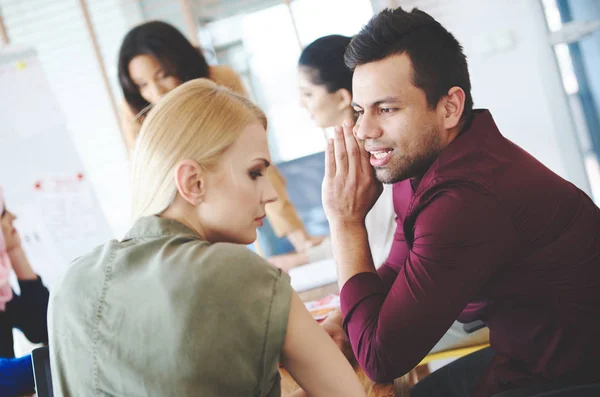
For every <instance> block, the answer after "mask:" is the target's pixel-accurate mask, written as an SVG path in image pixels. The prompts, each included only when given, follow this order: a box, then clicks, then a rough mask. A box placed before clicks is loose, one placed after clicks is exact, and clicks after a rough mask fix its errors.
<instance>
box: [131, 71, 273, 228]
mask: <svg viewBox="0 0 600 397" xmlns="http://www.w3.org/2000/svg"><path fill="white" fill-rule="evenodd" d="M257 122H258V123H261V124H262V125H263V126H264V127H265V129H266V128H267V119H266V117H265V114H264V113H263V112H262V110H260V109H259V108H258V107H257V106H256V105H254V104H253V103H252V102H250V101H249V100H248V99H246V98H244V97H243V96H241V95H239V94H236V93H234V92H233V91H230V90H229V89H227V88H224V87H220V86H217V85H216V84H215V83H214V82H212V81H211V80H208V79H196V80H191V81H188V82H186V83H184V84H182V85H180V86H179V87H177V88H175V89H174V90H173V91H171V92H169V93H168V94H167V95H166V96H165V97H164V98H163V99H161V100H160V102H159V103H158V104H157V105H156V106H154V108H153V109H152V110H150V112H149V113H148V116H147V117H146V120H144V123H143V125H142V129H141V131H140V136H139V137H138V141H137V144H136V147H135V152H134V157H133V216H134V219H138V218H140V217H143V216H148V215H158V214H161V213H162V212H164V211H165V210H166V209H167V208H168V207H169V206H170V205H171V203H172V202H173V200H174V199H175V196H176V194H177V187H176V185H175V180H174V175H173V170H174V168H175V166H176V165H177V164H178V163H179V162H180V161H182V160H186V159H191V160H194V161H196V162H198V164H199V165H200V166H201V167H203V168H205V169H210V168H211V167H213V166H215V165H216V164H217V162H218V160H219V159H220V157H221V155H222V154H223V153H224V152H225V151H226V150H227V149H228V148H229V147H230V146H231V145H233V143H234V142H235V141H236V140H237V138H238V137H239V135H240V133H241V131H242V130H243V129H244V128H245V127H246V126H248V125H249V124H252V123H257Z"/></svg>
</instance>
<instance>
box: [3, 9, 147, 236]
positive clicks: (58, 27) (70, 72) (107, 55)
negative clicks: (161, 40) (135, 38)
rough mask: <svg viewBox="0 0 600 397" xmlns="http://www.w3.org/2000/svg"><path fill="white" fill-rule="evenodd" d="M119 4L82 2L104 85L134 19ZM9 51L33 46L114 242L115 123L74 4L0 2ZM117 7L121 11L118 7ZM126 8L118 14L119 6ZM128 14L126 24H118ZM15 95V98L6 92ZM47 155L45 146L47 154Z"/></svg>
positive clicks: (123, 210)
mask: <svg viewBox="0 0 600 397" xmlns="http://www.w3.org/2000/svg"><path fill="white" fill-rule="evenodd" d="M121 3H122V2H121V1H119V0H89V1H88V4H89V9H90V14H91V16H92V20H93V22H94V25H95V27H96V33H97V34H98V36H99V37H100V46H101V51H102V54H103V56H104V59H105V61H106V65H107V69H108V72H109V74H110V80H111V86H112V89H113V92H114V94H115V96H116V97H117V98H120V97H121V93H120V92H119V88H118V82H117V78H116V72H117V70H116V62H117V53H118V49H119V46H120V42H121V40H122V38H123V36H124V34H125V33H126V32H127V30H128V29H129V26H130V23H131V22H130V20H129V19H131V18H134V17H135V12H136V9H135V7H129V6H127V5H123V6H122V5H121ZM0 6H1V7H2V13H3V17H4V22H5V24H6V27H7V31H8V35H9V37H10V40H11V46H13V45H14V46H19V47H33V48H35V49H36V50H37V51H38V53H39V58H40V61H41V63H42V66H43V68H44V70H45V72H46V76H47V78H48V80H49V82H50V85H51V88H52V90H53V91H54V95H55V96H56V97H57V99H58V102H59V104H60V107H61V110H62V111H63V113H64V114H65V117H66V120H67V127H68V128H69V130H70V132H71V134H72V137H73V141H74V143H75V146H76V148H77V149H78V151H79V154H80V156H81V158H82V161H83V164H84V167H85V170H84V171H85V172H86V174H87V176H88V177H89V179H90V180H91V182H92V184H93V186H94V188H95V192H96V195H97V196H98V199H99V202H100V205H101V206H102V210H103V212H104V213H105V215H106V217H107V219H108V221H109V224H110V226H111V229H112V230H113V232H114V234H115V236H121V235H122V234H123V233H124V232H125V231H126V230H127V228H128V227H129V225H130V217H129V213H130V210H129V209H130V201H131V200H130V189H129V185H130V183H129V165H128V160H127V156H126V153H125V149H124V145H123V141H122V138H121V135H120V131H119V127H118V121H117V119H116V117H115V115H114V112H113V110H112V107H111V102H110V98H109V96H108V94H107V90H106V88H105V86H104V82H103V80H102V77H101V74H100V69H99V65H98V63H97V60H96V58H95V55H94V53H93V50H92V46H91V42H90V36H89V34H88V31H87V29H86V27H85V23H84V18H83V14H82V12H81V9H80V7H79V3H78V2H76V1H72V0H53V1H52V2H48V1H40V0H35V1H27V2H25V1H23V2H21V1H11V0H0ZM122 7H123V8H122ZM125 7H126V8H125ZM126 14H127V15H128V18H129V19H126V18H125V15H126ZM13 95H17V96H18V93H13ZM48 149H49V150H52V148H48Z"/></svg>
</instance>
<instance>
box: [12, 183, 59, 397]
mask: <svg viewBox="0 0 600 397" xmlns="http://www.w3.org/2000/svg"><path fill="white" fill-rule="evenodd" d="M15 219H16V216H15V215H13V214H12V213H11V212H10V211H9V210H8V209H7V208H6V203H5V201H4V194H3V191H2V188H1V187H0V224H1V226H2V230H1V231H0V372H1V373H2V375H1V376H0V394H2V393H5V395H11V394H12V393H13V392H15V391H19V393H20V392H21V391H23V392H32V391H33V372H32V371H31V370H30V369H31V357H30V356H26V357H21V358H18V359H15V358H14V357H15V351H14V340H13V329H15V328H16V329H19V330H21V331H22V332H23V334H24V335H25V337H26V338H27V339H28V340H29V341H30V342H33V343H47V342H48V327H47V323H46V318H47V316H46V312H47V309H48V290H47V289H46V287H44V284H43V283H42V280H41V279H40V277H39V276H38V275H37V274H36V273H35V272H34V271H33V269H32V268H31V265H30V264H29V261H28V260H27V256H26V255H25V251H23V247H22V246H21V238H20V236H19V233H18V231H17V229H16V228H15V227H14V225H13V222H14V220H15ZM12 272H14V273H15V275H16V276H17V280H18V282H19V287H20V289H21V292H20V295H17V294H15V293H14V291H13V290H12V288H11V286H10V282H9V279H10V275H11V273H12ZM14 395H16V394H14ZM21 395H22V394H21Z"/></svg>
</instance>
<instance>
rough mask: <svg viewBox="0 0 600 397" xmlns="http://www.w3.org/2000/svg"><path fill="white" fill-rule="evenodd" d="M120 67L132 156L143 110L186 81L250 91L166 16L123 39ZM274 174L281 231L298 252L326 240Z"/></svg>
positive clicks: (273, 220)
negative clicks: (315, 233)
mask: <svg viewBox="0 0 600 397" xmlns="http://www.w3.org/2000/svg"><path fill="white" fill-rule="evenodd" d="M118 69H119V83H120V85H121V88H122V90H123V95H124V99H125V102H123V104H122V106H121V129H122V131H123V134H124V137H125V142H126V146H127V150H128V152H129V154H130V156H131V154H132V153H133V149H134V147H135V142H136V139H137V136H138V133H139V131H140V127H141V121H142V120H143V117H144V115H143V114H141V113H142V111H143V110H144V109H146V108H147V107H148V106H149V105H154V104H156V103H157V102H158V101H159V100H160V98H161V97H162V96H163V95H165V94H166V93H168V92H169V91H171V90H173V89H175V88H176V87H178V86H179V85H181V84H183V83H185V82H186V81H189V80H193V79H198V78H208V79H210V80H212V81H214V82H215V83H216V84H217V85H220V86H224V87H227V88H229V89H231V90H232V91H234V92H236V93H238V94H241V95H243V96H248V95H247V92H246V89H245V88H244V85H243V84H242V81H241V80H240V78H239V76H238V75H237V74H236V73H235V72H234V71H233V69H231V68H230V67H228V66H222V65H214V66H210V65H208V63H207V62H206V59H205V58H204V56H203V55H202V52H201V51H200V50H199V49H198V48H196V47H194V46H193V45H192V43H190V42H189V41H188V40H187V39H186V38H185V36H184V35H183V34H182V33H181V32H180V31H179V30H177V29H176V28H175V27H173V26H171V25H169V24H168V23H165V22H160V21H152V22H147V23H144V24H141V25H139V26H136V27H135V28H133V29H132V30H131V31H129V33H127V35H126V36H125V38H124V39H123V43H122V44H121V49H120V52H119V66H118ZM268 176H269V179H270V180H271V183H272V184H273V186H274V187H275V190H276V191H277V198H278V200H277V201H276V202H274V203H271V204H269V205H268V206H267V217H268V220H269V222H270V224H271V226H272V227H273V230H274V232H275V234H276V235H277V236H278V237H282V236H285V237H287V239H288V240H289V241H290V243H291V244H292V245H293V247H294V249H295V250H296V251H298V252H301V251H303V250H304V249H305V248H306V247H309V246H312V245H314V244H316V243H317V242H320V239H314V238H311V237H310V236H309V235H308V233H307V232H306V230H305V228H304V224H303V223H302V221H301V220H300V218H299V217H298V214H297V212H296V209H295V208H294V205H293V204H292V203H291V202H290V200H289V198H288V194H287V190H286V186H285V180H284V179H283V177H282V176H281V174H280V173H279V171H278V170H277V169H276V168H275V167H274V166H272V167H270V169H269V174H268Z"/></svg>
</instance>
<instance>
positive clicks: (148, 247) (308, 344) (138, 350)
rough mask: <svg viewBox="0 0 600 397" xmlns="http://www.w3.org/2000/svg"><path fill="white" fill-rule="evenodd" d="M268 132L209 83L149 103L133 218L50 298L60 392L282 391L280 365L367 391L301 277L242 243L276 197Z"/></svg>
mask: <svg viewBox="0 0 600 397" xmlns="http://www.w3.org/2000/svg"><path fill="white" fill-rule="evenodd" d="M266 127H267V121H266V118H265V115H264V113H263V112H262V111H261V110H260V109H259V108H258V107H257V106H256V105H254V104H252V103H251V102H250V101H249V100H248V99H246V98H245V97H243V96H241V95H239V94H236V93H233V92H232V91H230V90H228V89H226V88H223V87H219V86H217V85H216V84H215V83H214V82H211V81H209V80H207V79H197V80H192V81H189V82H187V83H184V84H183V85H181V86H179V87H178V88H176V89H174V90H173V91H172V92H170V93H169V94H167V95H166V96H165V98H163V99H162V100H161V101H160V102H159V103H158V104H157V105H156V106H154V108H153V109H152V110H151V111H150V112H149V114H148V116H147V118H146V120H145V121H144V125H143V127H142V131H141V133H140V137H139V142H138V144H137V149H136V155H135V156H134V160H133V208H134V218H135V219H137V221H136V222H135V225H134V226H133V228H132V229H131V231H130V232H129V233H128V235H127V236H126V237H125V238H124V239H123V240H121V241H115V240H112V241H109V242H107V243H106V244H105V245H103V246H100V247H98V248H97V249H95V250H94V251H92V252H91V253H89V254H87V255H85V256H83V257H82V258H80V259H77V260H76V261H75V262H74V263H73V264H72V265H71V266H70V267H69V269H68V270H67V272H66V274H65V275H64V276H63V277H62V278H61V280H60V281H59V282H58V285H57V287H56V288H55V289H53V292H52V295H51V302H50V309H49V327H50V346H51V349H50V358H51V365H52V377H53V382H54V388H55V394H56V395H60V396H65V397H70V396H88V395H93V394H94V392H97V391H98V390H100V391H102V392H103V393H104V394H110V395H128V396H129V395H131V396H133V395H145V396H200V395H201V396H250V395H257V396H279V395H280V394H281V385H280V376H279V372H278V364H279V362H280V360H281V363H282V364H283V366H284V367H285V368H286V369H287V370H288V371H289V373H290V374H291V375H292V377H293V378H294V379H295V380H296V382H297V383H298V384H299V385H300V386H301V387H302V388H303V389H304V390H305V391H306V393H308V394H309V395H310V396H324V397H325V396H362V397H364V396H365V393H364V390H363V389H362V386H361V384H360V382H359V380H358V378H357V376H356V374H355V373H354V371H353V369H352V367H351V366H350V364H349V363H348V361H347V360H346V359H345V357H344V356H343V354H342V353H341V352H340V351H339V350H338V349H337V347H336V346H335V344H334V343H333V342H332V341H331V339H330V338H329V337H328V335H327V333H326V332H325V331H324V330H323V329H322V328H321V327H319V326H318V324H317V322H316V321H314V319H313V318H312V317H311V316H310V314H309V313H308V312H307V310H306V308H305V306H304V304H303V303H302V302H301V300H300V299H299V297H298V296H297V295H296V293H295V292H294V291H293V290H292V288H291V286H290V279H289V276H287V274H285V273H284V272H282V271H281V270H280V269H277V268H275V267H273V266H271V265H270V264H269V263H268V262H266V261H265V260H264V259H263V258H261V257H260V256H258V255H256V254H255V253H253V252H251V251H250V250H248V249H246V247H244V246H243V245H242V244H248V243H250V242H252V241H254V240H255V239H256V229H257V227H259V226H260V225H261V224H262V222H263V219H264V217H265V207H266V205H267V204H268V203H271V202H273V201H275V200H276V199H277V196H276V192H275V190H274V189H273V186H272V185H271V182H270V180H269V178H266V175H267V171H268V169H269V166H270V161H271V160H270V154H269V149H268V144H267V133H266ZM82 285H85V286H87V288H81V286H82ZM296 395H304V392H303V391H298V392H297V393H296Z"/></svg>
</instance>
